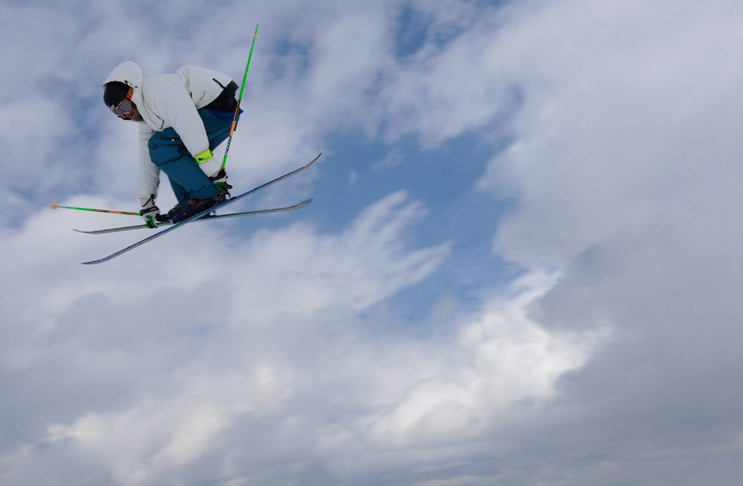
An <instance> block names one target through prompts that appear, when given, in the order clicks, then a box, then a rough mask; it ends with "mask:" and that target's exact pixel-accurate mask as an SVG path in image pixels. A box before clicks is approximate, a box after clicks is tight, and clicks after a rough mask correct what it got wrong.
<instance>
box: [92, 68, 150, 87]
mask: <svg viewBox="0 0 743 486" xmlns="http://www.w3.org/2000/svg"><path fill="white" fill-rule="evenodd" d="M112 81H119V82H121V83H124V84H126V85H128V86H131V87H132V88H134V89H135V90H138V89H139V87H140V86H142V68H141V67H139V66H137V64H136V63H135V62H134V61H124V62H122V63H121V64H119V65H118V66H116V67H115V68H114V70H113V71H111V74H109V75H108V77H107V78H106V80H105V81H104V82H103V84H101V87H102V88H104V89H105V87H106V84H107V83H110V82H112Z"/></svg>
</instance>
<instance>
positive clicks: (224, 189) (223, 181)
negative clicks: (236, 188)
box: [209, 169, 232, 196]
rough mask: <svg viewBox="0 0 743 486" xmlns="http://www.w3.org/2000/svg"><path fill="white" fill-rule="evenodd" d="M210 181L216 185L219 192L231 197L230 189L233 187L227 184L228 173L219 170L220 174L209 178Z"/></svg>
mask: <svg viewBox="0 0 743 486" xmlns="http://www.w3.org/2000/svg"><path fill="white" fill-rule="evenodd" d="M209 180H210V181H212V182H213V183H214V186H215V187H216V188H217V189H218V190H219V192H221V193H224V194H227V195H228V196H229V195H230V189H232V186H231V185H229V184H228V183H227V171H226V170H224V169H219V172H217V173H216V174H214V175H213V176H211V177H210V178H209Z"/></svg>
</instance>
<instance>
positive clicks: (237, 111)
mask: <svg viewBox="0 0 743 486" xmlns="http://www.w3.org/2000/svg"><path fill="white" fill-rule="evenodd" d="M257 38H258V24H255V33H254V34H253V43H252V44H251V45H250V54H248V64H246V65H245V74H244V75H243V83H242V86H240V95H239V96H238V97H237V106H236V107H235V116H234V117H232V127H231V128H230V138H229V139H227V146H226V147H225V149H224V159H222V168H223V169H224V166H225V164H227V153H228V152H229V151H230V144H231V143H232V134H233V133H235V127H236V126H237V115H238V114H239V113H240V102H241V101H242V99H243V90H244V89H245V80H246V79H247V78H248V69H250V59H252V58H253V47H255V40H256V39H257Z"/></svg>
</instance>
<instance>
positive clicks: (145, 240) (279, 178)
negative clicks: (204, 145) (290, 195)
mask: <svg viewBox="0 0 743 486" xmlns="http://www.w3.org/2000/svg"><path fill="white" fill-rule="evenodd" d="M320 155H322V153H321V154H320ZM320 155H318V156H317V157H315V158H314V159H312V162H310V163H309V164H307V165H305V166H303V167H300V168H299V169H295V170H293V171H291V172H288V173H286V174H284V175H282V176H281V177H277V178H276V179H274V180H272V181H269V182H266V183H265V184H262V185H260V186H258V187H255V188H253V189H251V190H249V191H248V192H244V193H242V194H240V195H239V196H235V197H232V198H230V199H227V200H226V201H224V202H223V203H220V204H217V205H216V206H214V207H211V208H209V209H207V210H205V211H202V212H200V213H198V214H194V215H193V216H191V217H190V218H188V219H184V220H183V221H181V222H179V223H176V224H174V225H171V226H169V227H168V228H166V229H164V230H162V231H160V232H158V233H155V234H154V235H151V236H148V237H147V238H145V239H143V240H140V241H138V242H136V243H134V244H133V245H130V246H127V247H126V248H124V249H123V250H119V251H117V252H116V253H112V254H111V255H109V256H107V257H104V258H101V259H99V260H91V261H89V262H82V264H83V265H96V264H98V263H104V262H107V261H109V260H112V259H114V258H116V257H117V256H121V255H123V254H124V253H126V252H128V251H131V250H133V249H135V248H137V247H139V246H142V245H144V244H145V243H148V242H150V241H152V240H154V239H155V238H159V237H161V236H163V235H164V234H166V233H169V232H171V231H173V230H175V229H178V228H180V227H182V226H184V225H186V224H188V223H191V222H193V221H196V220H198V219H200V218H202V217H204V216H206V215H207V214H209V213H212V212H214V211H216V210H218V209H221V208H223V207H225V206H227V205H228V204H231V203H233V202H235V201H239V200H240V199H242V198H244V197H247V196H250V195H251V194H255V193H256V192H258V191H260V190H261V189H265V188H266V187H268V186H270V185H273V184H276V183H277V182H281V181H283V180H284V179H288V178H289V177H291V176H293V175H296V174H299V173H300V172H302V171H304V170H306V169H308V168H309V167H310V166H311V165H312V164H314V163H315V162H317V159H319V158H320Z"/></svg>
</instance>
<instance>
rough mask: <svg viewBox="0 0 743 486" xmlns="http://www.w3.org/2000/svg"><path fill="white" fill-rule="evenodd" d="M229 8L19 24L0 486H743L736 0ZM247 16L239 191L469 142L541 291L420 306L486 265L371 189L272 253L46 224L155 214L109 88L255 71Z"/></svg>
mask: <svg viewBox="0 0 743 486" xmlns="http://www.w3.org/2000/svg"><path fill="white" fill-rule="evenodd" d="M50 5H51V4H50ZM179 5H180V4H179ZM225 5H226V6H227V7H233V8H232V9H230V8H224V9H221V8H219V9H216V10H215V9H214V7H213V5H212V4H208V5H207V2H200V1H191V2H183V3H182V5H181V6H180V7H179V11H178V12H177V14H176V15H171V14H169V13H168V5H167V3H166V4H164V5H163V6H162V7H157V8H156V9H155V10H152V9H151V8H150V6H145V5H143V4H142V5H140V4H132V5H130V6H129V7H128V8H127V9H126V10H127V11H126V12H124V11H119V10H121V8H120V7H116V6H110V5H108V6H104V5H103V4H98V3H97V4H94V5H88V4H87V2H78V3H73V4H71V5H70V6H66V7H65V8H68V9H69V10H70V12H69V13H67V14H65V15H62V16H61V17H60V16H57V15H56V13H58V12H56V11H55V10H53V9H51V7H50V6H48V7H49V9H47V10H48V13H45V11H43V10H45V9H39V8H38V7H31V6H20V5H10V4H8V5H4V6H3V7H2V9H3V11H4V13H8V15H3V16H2V19H3V20H2V22H4V24H3V25H4V26H6V27H8V29H6V30H9V31H12V32H13V34H14V38H16V39H18V42H17V45H30V46H31V47H30V48H29V49H27V50H24V51H22V52H23V56H21V55H15V54H13V51H11V50H10V49H9V48H6V49H4V50H3V51H2V56H3V61H4V66H6V67H7V68H8V69H6V70H5V71H4V72H3V74H2V75H1V76H0V82H2V85H3V88H4V89H3V90H2V92H3V94H2V95H0V100H1V102H2V105H1V106H0V123H1V124H2V126H3V128H4V130H3V135H2V137H3V138H2V142H3V143H4V144H5V146H6V147H7V148H6V152H7V153H9V154H11V155H12V158H13V160H18V159H19V158H20V159H23V160H26V161H27V162H28V163H27V164H25V165H22V166H19V165H18V164H11V165H9V166H8V167H7V168H6V169H7V170H6V172H7V174H8V175H9V177H8V178H4V179H3V182H2V185H3V188H4V191H3V193H4V194H5V195H4V196H3V197H4V203H3V208H4V210H3V211H4V214H3V217H4V218H5V219H4V220H3V224H2V225H0V232H1V235H2V239H0V251H2V254H3V255H8V258H6V259H5V260H4V261H3V263H2V265H1V266H0V277H2V278H3V280H4V281H5V282H8V285H6V286H5V287H4V290H3V294H2V297H0V304H1V305H2V308H3V316H4V319H5V320H4V321H3V324H2V333H3V339H1V340H0V370H1V371H2V374H1V375H0V376H1V378H2V380H3V387H2V391H0V395H1V397H0V398H1V399H2V403H3V411H4V414H3V418H2V419H1V420H0V429H1V431H2V435H1V436H2V440H0V457H1V458H0V476H2V479H3V483H4V484H5V483H7V484H11V485H12V484H40V485H43V484H54V483H55V482H59V481H66V482H70V483H75V484H91V485H92V484H112V483H113V484H117V483H119V484H124V483H126V482H127V481H128V484H143V485H146V484H159V483H163V482H164V483H168V482H170V483H179V482H184V481H188V482H191V483H194V484H209V483H214V482H220V481H221V482H223V483H225V484H293V483H297V481H300V482H302V483H303V484H333V483H338V482H339V481H340V482H348V483H354V484H430V485H441V484H452V485H458V484H465V485H466V484H495V483H503V484H506V483H511V484H534V483H541V484H566V483H570V484H576V485H581V484H596V483H601V484H626V482H627V481H630V482H642V481H648V480H653V481H656V482H667V483H673V484H698V483H699V482H701V481H706V482H715V483H720V484H729V483H732V482H733V478H736V479H737V477H739V475H740V474H739V473H740V468H738V467H736V466H731V464H737V463H736V462H735V458H737V457H738V455H739V453H740V437H741V421H740V413H739V411H738V410H737V407H736V404H738V403H740V400H741V396H740V392H739V391H738V388H737V387H734V386H731V385H730V384H731V383H736V382H737V381H736V380H737V374H738V371H739V369H740V366H741V364H742V363H741V359H740V358H739V356H741V353H740V349H739V348H740V347H739V345H738V344H737V343H739V342H741V335H740V331H739V329H740V326H739V321H740V315H741V312H740V311H741V309H740V305H739V304H738V301H739V297H738V293H739V289H740V287H741V282H740V278H739V275H743V268H739V267H740V264H739V263H738V262H739V261H740V258H739V256H738V253H739V248H740V241H741V236H743V235H741V232H740V231H739V230H738V229H737V228H738V227H740V226H741V225H739V224H737V221H738V219H739V216H738V214H737V208H738V207H740V202H741V201H740V196H739V194H740V191H739V186H740V184H739V182H740V180H741V177H740V176H741V173H740V170H741V169H740V164H738V163H737V152H738V140H737V138H738V137H737V133H738V131H739V128H740V127H741V123H740V121H741V120H740V114H739V110H738V109H737V107H738V105H739V101H740V94H739V89H738V86H740V80H741V71H740V68H739V66H738V65H737V64H736V63H735V62H732V61H731V59H735V58H736V55H737V51H736V46H737V45H739V44H740V40H741V37H740V34H739V33H738V32H739V30H740V29H738V25H739V23H740V19H741V17H742V16H743V15H742V14H743V12H742V11H741V7H740V6H739V5H738V3H736V2H725V1H720V2H715V3H714V4H712V5H707V4H705V5H704V6H702V5H701V4H698V3H695V2H670V1H669V2H665V1H661V2H656V3H652V4H649V3H647V2H639V1H630V2H626V1H625V2H601V3H595V2H586V1H583V0H560V1H551V2H518V3H510V4H506V5H500V6H498V7H483V4H481V3H478V2H475V3H472V2H457V1H447V2H439V3H437V4H436V5H432V4H429V3H426V2H404V3H403V2H393V1H390V2H382V3H378V4H375V5H372V6H369V5H368V2H366V3H364V2H346V3H344V4H343V5H340V4H337V3H335V2H331V1H323V2H320V3H316V4H313V6H312V7H311V8H309V7H306V6H303V4H301V2H289V3H286V2H285V3H282V4H281V5H274V4H269V3H260V2H259V3H258V4H255V5H253V4H251V5H250V6H247V4H246V5H243V4H234V5H232V4H229V3H228V4H225ZM83 7H85V8H84V9H83ZM204 12H209V13H210V15H211V16H207V15H204ZM60 14H61V13H60ZM127 14H130V15H127ZM144 14H147V15H144ZM406 15H407V18H408V23H409V24H411V23H412V24H414V25H412V27H414V28H415V33H416V35H414V36H410V37H407V38H405V42H406V44H405V46H406V48H405V49H400V48H399V47H400V46H399V45H396V42H398V41H399V42H401V41H400V39H403V38H404V37H405V36H404V35H402V34H404V32H400V29H401V25H403V24H404V23H405V22H403V18H404V17H405V16H406ZM254 17H255V18H260V22H261V29H262V30H261V35H262V36H261V38H260V39H259V40H258V42H259V43H260V44H258V46H259V47H260V55H258V56H257V57H255V58H254V60H253V63H254V64H253V67H252V68H251V69H252V70H251V75H250V76H251V77H250V78H249V79H250V83H249V86H248V88H247V92H246V96H247V98H246V100H249V103H248V104H246V107H247V108H248V110H246V115H245V117H244V119H243V121H242V122H241V126H240V138H239V139H236V143H235V144H234V146H233V149H232V153H231V155H230V157H232V159H231V161H230V164H231V165H230V166H229V167H230V171H231V172H230V174H231V179H232V178H234V179H235V180H240V181H241V184H245V185H246V186H250V183H251V181H255V182H257V183H260V182H262V181H264V180H267V179H268V178H270V176H271V175H273V174H276V173H281V171H282V170H283V168H291V167H294V166H296V163H297V159H300V160H302V161H304V160H305V159H307V160H309V159H311V158H312V157H313V156H314V155H315V153H316V151H319V150H325V149H326V148H325V147H322V146H323V145H324V144H325V143H328V142H327V141H328V140H333V137H334V136H335V135H337V134H338V133H339V132H341V133H343V134H346V133H351V132H354V131H360V132H361V133H363V134H364V135H365V136H366V137H368V139H369V140H371V141H372V142H374V143H377V142H380V141H381V143H384V144H385V145H386V146H385V150H384V153H389V154H390V158H389V159H385V160H382V159H381V157H377V158H373V157H372V159H373V160H374V161H375V162H377V161H379V160H382V162H381V163H380V164H382V166H383V167H380V166H377V168H384V169H385V170H384V171H380V172H384V173H385V174H387V173H389V174H392V173H393V172H394V170H395V168H396V166H395V165H393V164H394V163H395V157H396V156H395V154H399V153H405V154H413V153H414V152H415V151H414V150H410V146H408V145H407V143H408V142H409V141H410V140H416V141H417V143H420V144H421V145H422V146H423V147H426V148H432V147H445V146H446V144H448V143H450V142H451V141H452V140H456V139H457V138H459V137H462V136H468V137H472V139H473V140H475V141H476V142H477V143H482V145H483V146H485V147H488V148H489V149H492V151H493V152H494V155H493V158H492V161H491V163H490V164H489V166H488V169H487V171H486V173H485V174H483V176H482V178H481V179H480V181H479V183H478V187H479V189H481V190H484V191H487V192H488V193H490V194H492V195H493V196H494V199H493V201H494V204H500V203H502V202H504V201H506V202H507V205H504V207H503V213H504V214H505V216H504V217H503V219H501V220H499V221H498V231H497V233H496V234H495V235H492V242H493V245H492V246H493V251H494V253H495V256H497V257H498V258H502V259H503V260H505V261H506V262H508V263H509V264H513V265H516V266H518V267H519V268H521V272H520V275H521V280H518V281H515V282H512V285H510V286H509V285H495V284H493V286H481V287H478V288H476V289H472V290H471V293H469V294H467V295H461V294H455V293H454V292H451V293H452V295H445V296H441V295H431V296H427V299H422V300H425V303H424V304H423V305H422V307H425V308H424V310H423V311H421V312H420V313H419V314H418V315H416V316H414V317H410V316H408V315H406V314H405V312H404V311H401V310H400V308H399V307H401V305H400V301H403V300H405V299H406V298H407V296H410V295H411V294H412V293H415V292H421V293H425V292H426V289H429V288H430V287H426V284H430V283H432V282H434V283H435V284H436V285H437V288H448V284H449V283H448V282H447V281H446V278H447V277H446V275H443V274H444V272H441V269H442V267H443V266H444V265H445V263H446V262H450V261H451V260H452V257H455V256H458V255H457V252H462V251H463V250H462V249H461V248H462V245H460V241H458V240H457V237H458V235H452V237H451V241H433V242H427V243H422V244H421V243H418V244H412V243H411V242H419V241H420V237H419V236H420V235H419V234H418V233H416V229H415V228H416V224H417V223H420V222H421V221H424V222H425V221H427V220H428V219H429V218H431V216H428V214H427V211H426V207H427V206H428V202H429V201H428V200H426V199H425V198H426V197H429V196H430V195H428V196H427V195H426V194H425V191H424V190H417V191H416V192H415V194H416V200H413V199H412V198H411V197H410V196H409V195H408V193H407V192H404V191H401V192H395V193H392V194H388V192H389V191H379V193H380V194H385V196H384V197H382V196H379V197H378V200H377V201H376V202H375V203H374V204H371V205H368V207H365V208H354V210H355V212H356V213H358V216H357V217H356V218H355V219H353V221H352V222H350V223H349V224H347V225H345V226H340V225H339V226H337V227H334V228H333V229H332V230H328V229H326V228H324V227H323V226H322V225H321V223H319V222H317V221H322V218H327V219H333V217H334V215H333V214H332V213H330V212H329V213H327V214H322V215H320V216H319V217H318V219H317V220H313V219H312V218H313V217H311V216H308V217H307V219H303V221H309V222H305V223H300V224H286V225H281V224H277V226H276V227H274V229H270V230H268V229H264V230H259V231H256V232H254V233H251V234H245V233H244V232H242V231H241V230H240V229H239V228H240V226H239V225H237V224H234V223H224V224H222V223H217V222H212V223H203V224H199V225H191V226H189V227H186V228H183V229H182V230H179V232H178V233H176V234H174V235H170V236H172V238H167V239H166V238H163V239H161V240H158V241H156V242H153V243H152V244H149V245H146V246H144V247H141V248H138V249H137V250H135V252H132V253H131V254H129V255H126V256H125V257H122V258H121V259H117V260H114V261H112V262H109V263H107V264H105V265H102V266H99V267H95V268H86V267H83V266H81V265H79V264H78V263H77V262H79V261H83V260H88V259H90V258H92V257H96V256H102V255H105V254H108V253H110V252H111V251H113V250H115V249H118V248H119V247H120V246H122V245H121V243H122V242H123V241H124V240H126V239H127V238H131V240H130V241H135V240H136V238H137V237H136V236H135V235H118V236H115V237H111V238H109V237H90V236H88V235H80V234H76V233H72V232H70V231H69V228H70V227H74V226H80V225H81V224H82V225H86V226H87V225H89V226H90V227H93V226H98V225H101V226H105V225H107V224H109V222H110V223H111V224H118V222H119V221H122V220H121V217H119V216H110V217H108V216H103V215H95V218H93V215H83V214H80V213H74V212H69V211H68V212H66V213H65V212H63V211H62V210H60V211H57V212H54V213H52V212H51V210H48V209H45V210H39V209H38V208H39V207H40V206H41V205H42V204H48V203H49V202H52V200H56V201H57V202H60V203H63V202H67V203H69V204H71V205H80V206H92V207H116V208H118V207H126V206H127V205H130V204H132V202H131V201H134V197H135V192H136V188H134V187H133V186H132V184H131V182H127V178H128V177H131V176H132V175H133V174H131V171H130V170H129V169H132V170H133V167H134V166H131V167H129V169H127V166H126V164H127V162H126V161H127V157H128V156H127V155H126V150H127V149H126V147H127V145H129V144H130V143H131V145H130V148H131V156H132V157H134V156H135V154H136V151H135V150H134V148H133V145H134V143H135V142H134V139H130V138H128V137H130V135H131V133H130V131H131V130H130V128H131V126H129V125H122V124H121V123H116V122H117V120H114V119H112V118H110V116H109V115H108V114H107V113H105V111H103V108H102V106H101V104H100V88H99V87H98V83H99V80H100V79H102V78H103V77H105V75H106V74H107V73H108V71H109V70H110V68H111V67H113V66H114V65H115V64H117V63H118V62H120V61H121V60H123V59H127V58H135V59H137V60H138V62H140V63H141V64H142V65H143V67H145V70H146V72H148V73H149V74H156V73H160V72H170V71H172V70H174V69H176V68H177V67H179V66H180V65H181V64H185V63H187V62H188V63H194V64H203V65H208V66H211V67H214V68H216V69H222V70H224V71H228V72H230V73H232V74H233V75H234V76H235V77H237V76H239V75H240V74H241V73H240V69H238V68H236V67H235V66H238V67H240V68H241V67H242V65H243V64H244V62H245V54H246V53H247V47H246V46H247V45H249V43H250V41H251V40H252V37H250V34H251V33H252V29H253V25H254V24H253V20H251V19H253V18H254ZM10 18H14V19H17V21H15V22H14V23H13V25H12V26H11V25H9V24H10V23H11V22H10V21H9V20H7V19H10ZM60 18H61V19H62V21H60V20H59V19H60ZM194 18H198V19H202V20H200V21H203V22H207V21H209V22H211V23H213V25H220V26H222V27H221V28H219V29H210V30H209V32H210V34H211V35H210V36H207V37H204V36H203V35H201V32H202V31H201V30H200V29H198V28H196V27H197V25H196V24H193V25H192V24H191V21H190V20H189V19H194ZM264 18H265V22H264V20H263V19H264ZM207 19H209V20H207ZM37 20H38V21H39V24H38V25H36V24H35V22H36V21H37ZM212 21H213V22H212ZM257 21H258V20H256V22H257ZM211 23H210V25H211ZM243 24H247V25H249V26H250V28H245V25H243ZM11 27H12V29H11ZM412 27H411V28H412ZM63 31H64V32H63ZM398 34H399V35H398ZM24 40H25V41H27V43H26V44H24ZM29 43H30V44H29ZM14 45H15V44H14ZM34 53H38V54H39V56H35V55H33V54H34ZM18 73H23V74H24V76H23V77H20V78H19V77H18V76H14V74H18ZM18 79H22V80H23V82H19V81H17V80H18ZM91 80H92V81H91ZM50 82H53V86H54V87H55V88H54V89H52V88H50V87H49V83H50ZM57 87H58V88H59V89H56V88H57ZM6 88H7V89H6ZM9 93H12V95H10V94H9ZM70 106H72V107H73V109H70ZM42 115H44V116H42ZM46 115H50V116H46ZM106 117H108V118H106ZM106 120H108V121H106ZM127 140H130V141H129V142H127ZM401 145H402V147H401ZM504 145H505V146H506V148H505V150H502V151H501V150H500V149H501V147H502V146H504ZM318 146H321V147H318ZM329 148H330V149H331V150H328V151H327V153H330V152H332V147H329ZM364 149H368V147H360V148H359V150H364ZM378 163H379V162H378ZM424 163H425V160H424V158H423V157H421V160H406V161H405V166H406V167H410V166H415V164H419V165H420V166H421V167H424V165H423V164H424ZM135 165H136V164H135ZM401 165H402V164H401ZM339 166H340V168H338V167H339ZM21 167H23V168H21ZM352 169H353V171H352ZM451 169H452V171H455V170H456V169H457V166H456V164H453V165H452V167H451ZM318 171H322V172H321V174H322V177H329V174H335V178H336V181H340V184H342V185H346V184H347V181H348V177H349V173H351V174H363V168H358V167H353V168H349V167H343V166H342V164H340V163H339V162H338V161H337V160H333V163H332V164H331V163H328V165H322V164H318ZM337 174H341V175H340V176H338V175H337ZM315 177H321V176H315ZM359 177H360V176H359ZM353 180H354V179H352V182H353ZM34 181H39V182H38V185H36V184H35V182H34ZM308 181H309V182H308ZM315 181H316V179H312V177H309V178H308V179H303V180H302V181H299V182H297V183H296V184H294V183H293V184H287V185H286V186H283V187H281V188H277V191H275V192H272V193H271V195H269V197H270V198H274V199H275V200H276V201H279V200H281V201H282V202H283V200H284V199H285V198H284V196H286V195H292V197H294V195H295V194H296V193H298V192H299V193H301V192H309V191H310V189H311V188H312V184H313V183H314V182H315ZM361 182H362V179H361V178H359V179H358V180H356V183H355V186H356V187H358V186H359V184H360V183H361ZM363 182H367V180H366V179H364V180H363ZM130 186H132V188H131V193H130V192H129V190H128V189H127V187H130ZM416 189H418V188H416ZM164 192H167V191H164ZM410 193H413V191H412V190H411V191H410ZM101 194H107V196H102V195H101ZM418 194H420V196H419V195H418ZM130 197H131V198H132V199H131V200H130V199H129V198H130ZM164 197H166V196H164ZM430 197H431V198H433V197H434V196H430ZM437 201H438V199H437ZM442 204H444V203H442ZM313 207H314V205H313ZM349 211H350V210H349ZM14 214H15V215H17V216H16V217H15V218H16V219H10V215H14ZM463 217H464V216H463ZM291 221H294V220H293V219H292V220H291ZM313 221H314V222H313ZM9 222H10V223H9ZM479 223H481V222H479V221H471V222H470V224H472V225H477V224H479ZM209 225H211V226H209ZM467 248H471V246H467ZM483 271H485V270H483ZM496 277H498V276H494V280H495V281H497V282H502V279H501V280H499V279H498V278H496ZM439 297H442V298H444V299H445V302H437V299H438V298H439ZM447 305H448V306H450V307H448V308H447V309H445V311H442V310H441V309H442V308H443V307H445V306H447ZM298 478H301V480H300V479H298ZM648 478H650V479H648Z"/></svg>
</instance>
